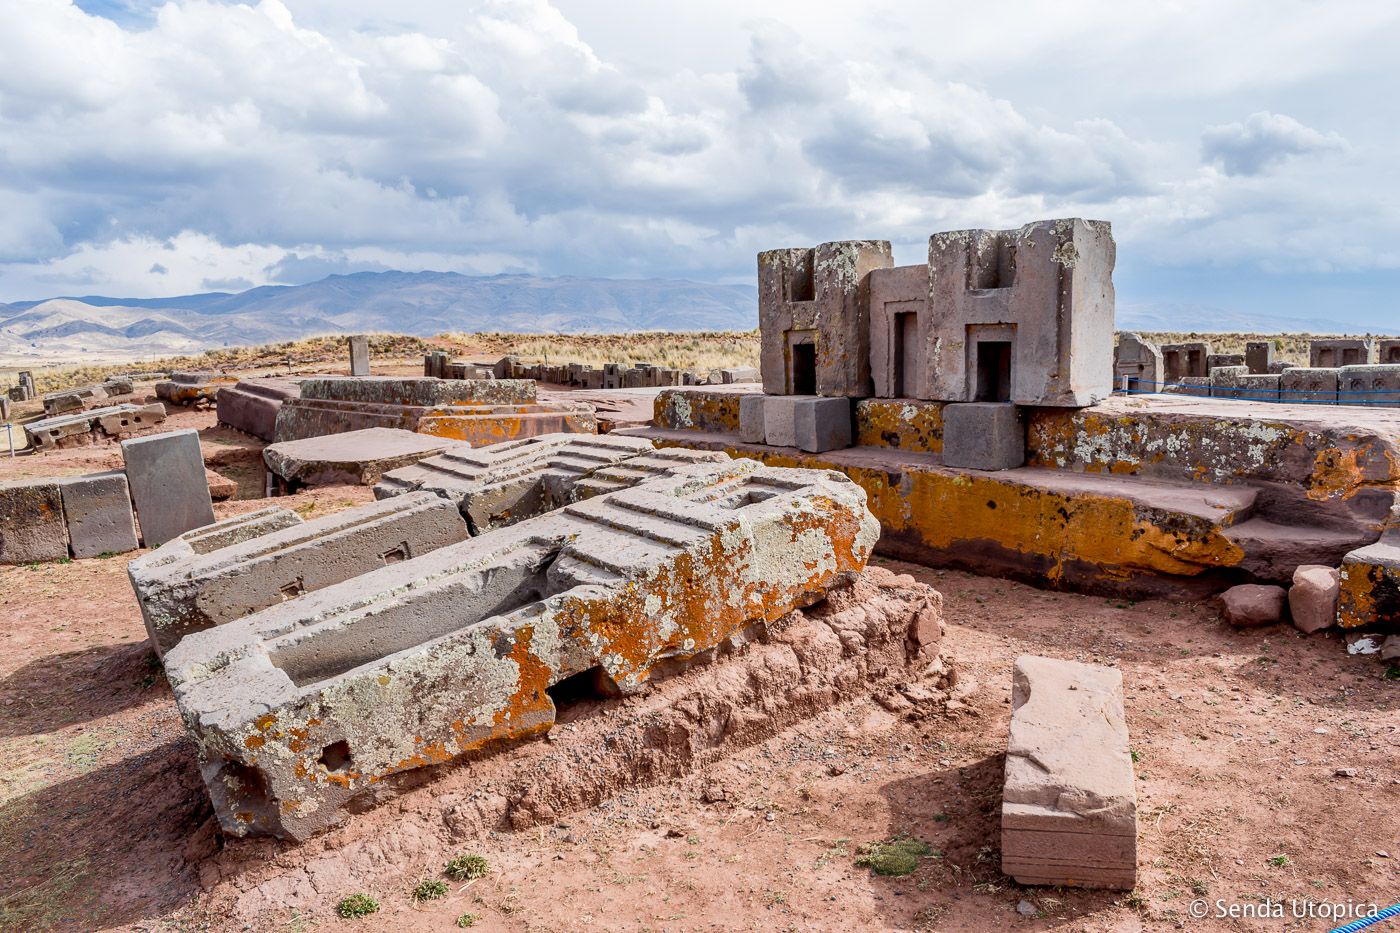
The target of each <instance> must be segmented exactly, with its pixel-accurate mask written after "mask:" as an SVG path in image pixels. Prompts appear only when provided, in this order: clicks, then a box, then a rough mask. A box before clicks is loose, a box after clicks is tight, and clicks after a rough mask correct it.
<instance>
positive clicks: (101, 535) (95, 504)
mask: <svg viewBox="0 0 1400 933" xmlns="http://www.w3.org/2000/svg"><path fill="white" fill-rule="evenodd" d="M59 488H60V490H61V491H62V493H63V517H64V520H65V521H66V522H67V523H68V541H69V546H70V547H71V548H72V551H73V556H74V557H97V556H99V555H101V554H125V553H126V552H127V551H134V550H136V549H137V548H138V547H140V544H139V542H138V541H137V538H136V519H135V516H134V515H132V512H131V492H130V490H129V488H128V486H127V482H126V474H125V473H123V472H122V471H120V470H112V471H111V472H107V473H92V474H90V475H88V476H75V477H72V478H70V479H63V480H60V481H59Z"/></svg>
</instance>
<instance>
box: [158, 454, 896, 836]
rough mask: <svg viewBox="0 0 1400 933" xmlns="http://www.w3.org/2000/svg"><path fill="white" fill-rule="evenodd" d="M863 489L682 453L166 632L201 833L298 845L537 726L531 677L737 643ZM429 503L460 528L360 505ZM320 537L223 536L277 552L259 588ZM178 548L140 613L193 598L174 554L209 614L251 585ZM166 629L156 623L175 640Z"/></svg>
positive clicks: (870, 539)
mask: <svg viewBox="0 0 1400 933" xmlns="http://www.w3.org/2000/svg"><path fill="white" fill-rule="evenodd" d="M864 499H865V496H864V493H863V492H862V491H861V490H860V488H859V487H857V486H856V485H855V484H853V483H851V482H850V481H849V480H847V479H846V478H845V477H844V476H841V475H840V474H834V473H829V472H824V471H809V470H788V469H774V468H769V467H763V466H761V465H759V464H758V463H756V462H754V461H750V460H736V461H724V462H699V463H692V464H690V465H688V466H684V467H681V468H679V469H678V470H677V471H676V472H674V473H672V474H670V475H664V476H660V477H657V478H652V479H649V480H647V481H645V482H642V483H639V484H637V485H635V486H632V487H630V488H621V489H619V490H617V491H614V492H607V493H603V494H600V495H596V496H593V497H591V498H586V499H582V500H580V501H577V502H574V503H572V504H569V505H564V506H562V507H560V508H557V509H553V510H551V511H546V512H544V513H543V514H538V515H535V516H533V517H529V518H524V519H523V520H520V521H517V522H515V523H513V524H510V525H508V526H506V527H495V528H492V529H490V530H487V531H485V532H483V533H482V534H479V535H475V536H473V537H471V538H469V539H466V540H463V541H460V542H457V543H449V544H444V545H442V546H439V547H437V548H436V549H432V550H428V551H427V552H426V553H421V554H414V555H413V556H411V557H408V558H407V559H403V560H386V561H384V563H383V565H382V566H378V567H377V568H376V569H371V570H368V571H367V572H364V573H361V574H359V575H357V576H352V577H350V578H349V579H346V580H344V581H342V582H336V583H330V584H329V585H326V586H324V588H321V589H314V590H313V589H307V590H306V591H305V592H304V593H303V592H300V591H298V594H297V595H295V596H294V597H292V598H288V599H286V601H282V600H280V599H274V600H273V601H272V602H271V603H270V604H269V605H268V607H267V608H265V609H262V610H260V611H254V612H252V613H251V614H248V615H243V616H242V617H240V618H234V619H232V620H229V621H224V622H222V623H219V622H215V623H214V624H213V626H212V627H205V628H203V630H199V629H198V628H191V629H190V630H187V631H186V632H185V633H184V637H183V638H181V639H179V640H178V642H176V643H175V644H173V646H170V647H167V648H166V650H165V664H166V671H167V673H168V675H169V677H170V681H171V684H172V686H173V687H174V690H175V694H176V701H177V703H178V705H179V707H180V710H181V714H182V716H183V717H184V720H185V723H186V726H187V728H188V729H189V731H190V733H191V735H192V736H193V738H194V739H195V742H196V745H197V749H198V754H199V757H200V761H201V770H202V773H203V775H204V779H205V783H206V786H207V787H208V789H209V792H210V796H211V798H212V799H213V801H214V805H215V811H216V813H217V815H218V818H219V821H220V825H221V826H222V827H223V828H224V830H225V831H226V832H228V833H231V834H234V835H246V834H248V833H272V834H274V835H279V836H284V837H288V838H294V839H302V838H305V837H306V836H307V835H309V834H311V833H313V832H315V831H317V830H318V829H321V828H323V827H325V826H327V825H330V824H331V823H333V822H335V821H337V820H339V819H340V818H341V815H340V813H339V808H340V807H341V806H342V805H343V804H344V803H346V802H347V801H348V800H350V799H351V798H352V797H354V796H355V795H357V794H359V793H362V792H364V791H365V790H366V789H369V788H371V787H373V786H374V785H375V784H377V783H379V782H382V781H384V780H386V779H389V778H391V777H392V776H394V775H396V774H400V773H403V772H406V771H410V770H412V769H416V768H420V767H424V766H428V765H433V764H439V763H442V762H445V761H448V760H451V759H452V758H455V757H457V756H459V755H462V754H464V753H467V752H470V751H473V750H476V749H480V748H483V747H485V746H488V745H492V744H495V743H499V742H508V741H515V740H519V739H522V738H525V737H528V736H532V735H537V734H540V733H542V732H545V731H547V730H548V729H549V728H550V726H551V725H552V724H553V721H554V701H553V699H552V697H551V695H550V693H549V688H551V687H553V686H555V685H558V684H559V683H561V682H562V681H564V680H566V679H569V678H573V677H581V676H586V677H589V678H591V679H592V681H593V682H594V683H595V684H596V686H597V688H598V689H602V690H605V691H611V692H618V693H623V694H626V693H633V692H636V691H638V690H640V689H642V688H643V687H644V686H645V685H646V683H647V681H648V680H649V679H650V678H651V677H652V675H653V673H654V672H656V671H658V670H663V669H668V668H671V667H674V666H675V665H678V664H679V665H684V664H685V663H686V662H687V661H688V660H690V659H694V658H696V657H700V656H705V655H707V654H708V653H712V652H713V651H714V650H715V649H717V648H719V647H721V646H722V645H725V644H728V643H732V642H733V641H734V640H735V639H749V638H752V637H753V636H754V633H755V631H761V630H762V629H763V628H765V627H766V626H768V625H771V624H776V623H778V622H779V620H781V619H783V618H784V617H785V616H787V615H788V614H789V613H790V612H791V611H792V610H794V609H796V608H799V607H801V606H805V605H810V604H811V603H813V602H815V601H817V600H819V599H821V598H822V597H823V596H824V595H825V593H826V592H827V590H829V589H830V588H831V587H833V586H838V585H842V584H844V583H846V582H849V581H850V579H851V578H852V577H853V575H854V574H856V573H857V572H859V571H860V570H861V569H862V568H863V566H864V564H865V560H866V557H867V556H868V555H869V553H870V549H871V547H872V546H873V544H874V540H875V537H876V535H877V534H878V527H877V525H876V523H875V520H874V519H873V518H872V517H871V515H870V514H869V512H868V511H867V510H866V508H865V504H864ZM435 503H440V505H436V508H437V509H439V510H443V509H445V511H442V512H441V514H444V515H450V516H451V518H452V520H454V521H457V522H458V523H460V521H461V519H460V517H459V514H458V512H457V510H456V509H453V508H452V507H451V506H450V505H448V503H447V502H446V501H445V500H443V499H441V498H440V497H438V496H436V495H434V494H432V493H427V492H409V493H404V494H401V495H395V496H392V497H390V498H388V499H385V500H383V501H381V502H379V503H376V507H378V508H379V509H380V510H381V514H390V513H394V512H398V511H403V510H411V509H414V508H424V507H426V508H428V509H429V510H431V509H433V508H434V504H435ZM256 521H257V520H254V523H256ZM353 522H354V519H353V518H352V519H348V520H346V521H345V522H344V523H343V524H342V527H346V528H348V527H349V526H350V525H351V524H353ZM245 530H246V526H245ZM320 533H321V532H316V533H312V532H308V531H307V530H306V529H303V528H301V527H300V526H297V525H295V524H286V525H283V526H282V527H281V528H280V529H278V530H274V531H272V532H269V534H268V535H267V536H261V535H259V536H255V537H250V538H247V539H246V540H241V541H240V540H238V538H239V537H241V536H239V535H237V534H236V533H235V534H234V536H233V539H234V543H231V544H229V545H228V547H230V548H234V549H238V548H242V549H244V550H248V551H252V552H256V553H257V554H258V555H260V556H261V555H265V554H282V555H284V556H283V557H282V558H281V559H282V561H283V563H282V564H281V565H279V566H278V567H277V570H276V571H275V572H271V571H270V572H269V573H267V574H260V575H258V576H259V577H260V578H265V579H266V580H267V581H268V582H269V583H275V582H277V581H281V580H283V579H284V578H286V577H287V576H288V575H289V574H291V573H295V572H296V571H297V569H298V568H297V566H296V564H295V560H296V559H295V558H294V557H293V556H292V555H293V554H294V552H295V551H296V549H297V547H298V545H297V544H296V543H293V542H291V540H290V539H291V538H297V539H298V540H299V541H306V540H310V539H311V538H312V537H314V536H315V535H316V534H320ZM347 534H352V535H357V536H363V535H365V534H366V533H365V532H358V531H356V532H347ZM273 536H276V537H277V540H276V541H273V542H271V544H270V545H269V546H267V547H264V546H262V545H261V544H260V543H259V539H260V538H262V537H273ZM394 537H395V535H393V534H390V535H389V536H388V538H386V539H385V540H386V541H387V540H389V539H392V538H394ZM347 546H349V545H347ZM162 550H165V549H162ZM356 550H358V551H361V552H365V553H370V552H373V550H374V548H369V549H368V550H367V551H366V549H365V548H358V549H356ZM192 551H193V548H192V547H190V548H177V549H176V551H173V552H171V555H172V559H170V560H165V559H161V560H149V559H148V560H149V566H147V567H146V568H144V569H142V570H140V571H134V572H133V580H134V581H135V580H136V579H137V577H138V574H140V575H142V576H141V579H142V583H141V584H138V593H139V594H140V593H142V592H143V587H144V588H145V592H144V594H143V606H144V604H147V603H149V612H150V614H149V615H148V619H152V618H158V619H176V618H177V617H180V614H181V610H180V609H179V606H181V605H186V606H187V605H190V604H192V603H198V602H199V598H198V596H197V595H193V594H191V593H189V592H184V593H183V595H181V587H179V586H173V587H172V586H171V585H170V583H169V581H168V580H166V581H165V582H164V583H158V582H157V578H159V577H168V576H170V575H171V574H173V575H174V576H175V577H177V578H178V577H180V576H181V574H182V573H184V571H181V570H174V569H173V568H174V567H175V566H176V565H177V564H181V563H183V564H185V566H186V568H187V569H188V570H189V572H190V573H191V576H192V578H198V579H199V580H200V581H202V585H203V586H204V587H206V589H205V592H209V591H210V590H209V589H208V588H209V587H211V586H212V583H211V582H210V581H211V580H213V579H215V578H218V579H220V580H228V581H229V583H226V584H223V585H224V586H225V589H222V590H220V591H219V592H220V594H221V595H220V597H219V598H218V599H216V600H214V602H218V603H220V604H221V605H222V604H225V603H227V604H229V605H235V604H236V606H237V607H242V606H244V605H251V604H252V603H255V602H258V601H261V600H262V599H266V598H269V596H270V594H268V593H267V592H266V591H265V592H264V594H263V596H262V597H260V598H259V599H254V600H251V601H250V600H249V599H248V598H246V597H245V596H243V595H242V594H241V593H240V594H239V595H238V596H236V597H235V596H230V595H229V593H230V591H229V589H227V587H228V586H233V585H235V584H234V583H233V579H234V578H232V577H230V576H229V575H228V574H227V573H225V574H224V575H223V576H222V577H221V576H220V569H219V568H223V567H229V566H232V565H233V564H234V563H236V561H237V559H238V558H237V556H228V557H225V556H221V555H219V553H218V549H214V550H209V551H206V552H205V553H204V554H203V555H201V556H199V557H195V556H194V555H193V554H192ZM159 553H160V552H156V554H159ZM156 554H153V555H151V557H152V558H155V556H156ZM265 559H266V558H265ZM302 559H303V560H311V559H313V558H312V557H311V556H309V555H307V556H305V557H303V558H302ZM370 562H371V563H373V562H374V561H373V560H371V561H370ZM296 579H297V580H300V581H304V580H305V579H306V576H305V575H304V574H303V575H301V576H298V577H296ZM318 582H319V579H318ZM244 586H245V588H246V584H244ZM158 592H161V593H170V594H174V595H173V596H172V597H159V598H158V597H157V593H158ZM162 598H163V599H164V600H165V601H164V602H163V603H162V602H160V599H162ZM206 602H207V601H206ZM238 611H241V609H240V608H234V609H231V610H230V614H232V613H236V612H238ZM162 624H164V623H162ZM180 624H181V623H175V624H171V625H167V626H165V630H166V631H169V632H170V633H171V637H172V638H173V637H178V635H177V629H178V628H179V625H180ZM203 624H204V622H203V620H200V621H198V622H197V623H196V625H203Z"/></svg>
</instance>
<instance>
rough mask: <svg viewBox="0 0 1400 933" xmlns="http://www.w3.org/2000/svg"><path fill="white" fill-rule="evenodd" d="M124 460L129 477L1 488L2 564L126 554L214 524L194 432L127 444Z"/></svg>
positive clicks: (107, 475) (106, 475) (116, 473)
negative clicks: (141, 546) (144, 545)
mask: <svg viewBox="0 0 1400 933" xmlns="http://www.w3.org/2000/svg"><path fill="white" fill-rule="evenodd" d="M122 455H123V459H124V460H125V468H124V469H122V470H112V471H107V472H102V473H90V474H86V475H83V476H65V477H56V478H52V479H35V480H23V481H19V482H11V483H0V564H27V563H32V562H35V561H52V560H63V559H65V558H67V557H69V556H72V557H79V558H81V557H100V556H103V555H109V554H121V553H125V552H127V551H134V550H136V548H137V547H138V546H139V544H140V541H141V540H144V541H145V544H146V546H147V547H155V546H156V545H159V544H162V543H164V542H165V541H167V540H169V539H170V538H173V537H176V536H178V535H180V534H182V533H184V532H186V531H189V530H190V529H193V528H198V527H201V526H204V525H208V524H209V523H210V522H212V521H213V520H214V510H213V506H212V504H211V502H210V496H209V485H208V481H207V479H206V476H205V471H204V459H203V457H202V455H201V453H200V448H199V436H198V435H197V434H196V433H195V432H194V431H174V432H171V433H168V434H155V435H151V436H149V437H141V438H134V439H131V440H126V441H123V442H122ZM138 518H139V521H140V526H139V527H140V533H139V536H138V531H137V520H138Z"/></svg>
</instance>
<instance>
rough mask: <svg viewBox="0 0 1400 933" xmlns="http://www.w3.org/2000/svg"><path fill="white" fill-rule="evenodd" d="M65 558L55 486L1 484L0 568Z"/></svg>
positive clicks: (60, 502) (64, 533) (60, 497)
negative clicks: (0, 566)
mask: <svg viewBox="0 0 1400 933" xmlns="http://www.w3.org/2000/svg"><path fill="white" fill-rule="evenodd" d="M67 556H68V528H67V525H66V524H65V523H64V521H63V494H62V491H61V490H60V489H59V485H58V483H57V482H56V481H55V480H23V481H20V482H10V483H0V564H29V563H33V562H35V561H46V560H61V559H63V558H65V557H67Z"/></svg>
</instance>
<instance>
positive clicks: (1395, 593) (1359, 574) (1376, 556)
mask: <svg viewBox="0 0 1400 933" xmlns="http://www.w3.org/2000/svg"><path fill="white" fill-rule="evenodd" d="M1337 624H1338V625H1340V626H1341V627H1342V628H1360V627H1362V626H1369V625H1386V626H1395V625H1400V545H1397V544H1396V543H1395V540H1394V538H1393V535H1386V536H1383V537H1382V538H1381V540H1379V541H1377V542H1376V543H1375V544H1371V545H1367V546H1366V547H1363V548H1357V549H1356V550H1354V551H1352V552H1350V553H1349V554H1347V555H1346V557H1344V558H1342V569H1341V593H1340V595H1339V597H1338V601H1337Z"/></svg>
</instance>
